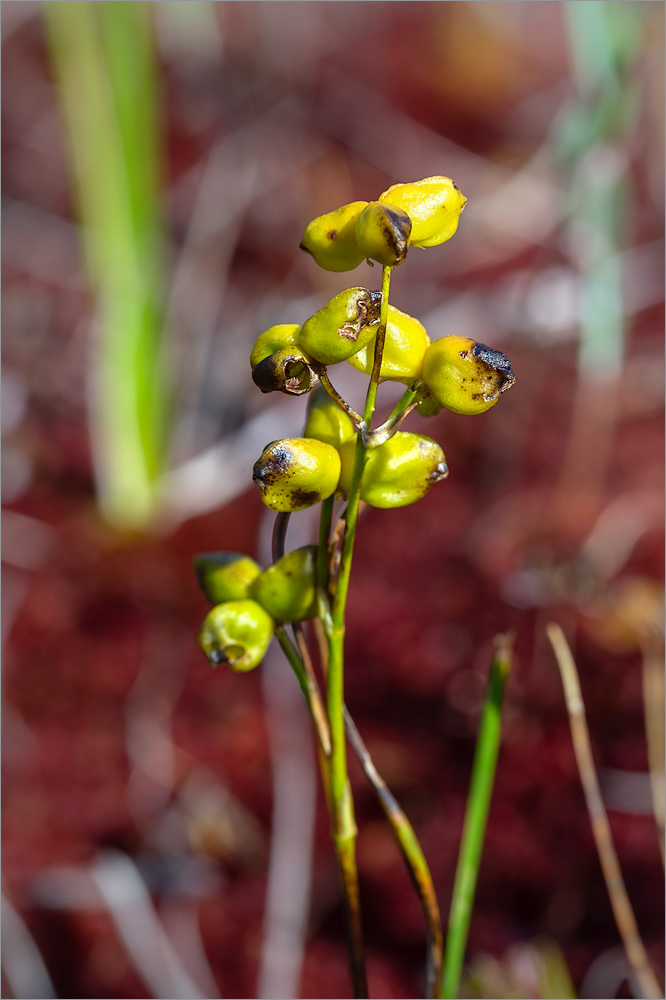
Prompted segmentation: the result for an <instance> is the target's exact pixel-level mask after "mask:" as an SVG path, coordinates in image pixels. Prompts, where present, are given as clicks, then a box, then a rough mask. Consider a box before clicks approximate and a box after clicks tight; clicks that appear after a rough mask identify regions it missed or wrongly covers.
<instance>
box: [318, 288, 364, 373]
mask: <svg viewBox="0 0 666 1000" xmlns="http://www.w3.org/2000/svg"><path fill="white" fill-rule="evenodd" d="M381 304H382V294H381V292H371V291H370V290H369V289H368V288H346V289H345V290H344V291H342V292H338V294H337V295H336V296H334V297H333V298H332V299H331V301H330V302H329V303H328V304H327V305H325V306H324V307H323V309H320V310H319V311H318V312H316V313H315V314H314V316H311V317H310V319H308V320H306V322H305V323H304V324H303V326H302V327H301V332H300V335H299V340H300V345H301V347H302V348H303V350H304V351H306V352H307V354H309V355H310V357H311V358H315V360H316V361H320V362H321V363H322V364H323V365H335V364H338V362H339V361H346V360H347V358H350V357H351V356H352V354H356V352H357V351H360V350H361V348H362V347H365V345H366V344H367V343H368V341H369V340H372V337H373V335H374V334H375V333H376V332H377V326H378V325H379V313H380V309H381Z"/></svg>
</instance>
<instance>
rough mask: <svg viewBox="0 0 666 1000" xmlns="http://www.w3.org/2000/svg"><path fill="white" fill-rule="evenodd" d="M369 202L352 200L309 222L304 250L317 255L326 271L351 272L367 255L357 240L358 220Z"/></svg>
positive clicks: (318, 260)
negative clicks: (359, 246) (361, 249)
mask: <svg viewBox="0 0 666 1000" xmlns="http://www.w3.org/2000/svg"><path fill="white" fill-rule="evenodd" d="M366 204H367V202H365V201H353V202H351V204H349V205H342V207H341V208H336V209H335V211H333V212H327V213H326V215H320V216H318V217H317V218H316V219H313V220H312V222H310V223H308V225H307V227H306V229H305V232H304V234H303V239H302V241H301V250H305V251H306V252H307V253H309V254H311V255H312V257H314V259H315V261H316V262H317V264H319V266H320V267H323V268H324V269H325V270H326V271H351V270H353V269H354V268H355V267H358V265H359V264H360V263H361V261H362V260H363V258H364V254H363V253H362V252H361V251H360V250H359V248H358V246H357V243H356V222H357V220H358V217H359V216H360V214H361V212H362V211H363V209H364V208H365V206H366Z"/></svg>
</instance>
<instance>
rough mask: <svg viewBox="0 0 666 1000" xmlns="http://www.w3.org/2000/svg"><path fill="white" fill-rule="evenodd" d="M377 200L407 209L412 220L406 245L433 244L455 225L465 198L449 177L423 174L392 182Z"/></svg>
mask: <svg viewBox="0 0 666 1000" xmlns="http://www.w3.org/2000/svg"><path fill="white" fill-rule="evenodd" d="M379 200H380V201H382V202H387V203H389V204H391V205H397V207H398V208H400V209H402V211H403V212H406V213H407V215H408V216H409V217H410V219H411V220H412V234H411V237H410V240H409V245H410V246H413V247H436V246H439V244H440V243H445V242H446V240H450V239H451V237H452V236H453V234H454V233H455V231H456V229H457V228H458V220H459V219H460V213H461V212H462V210H463V208H464V207H465V205H466V204H467V198H466V197H465V196H464V194H463V193H462V191H461V190H460V188H458V187H457V185H456V184H454V183H453V181H452V180H451V178H450V177H424V178H423V180H421V181H414V182H413V183H411V184H393V185H392V186H391V187H390V188H389V189H388V190H387V191H384V192H383V193H382V194H380V196H379Z"/></svg>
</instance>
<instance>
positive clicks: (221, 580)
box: [194, 552, 261, 604]
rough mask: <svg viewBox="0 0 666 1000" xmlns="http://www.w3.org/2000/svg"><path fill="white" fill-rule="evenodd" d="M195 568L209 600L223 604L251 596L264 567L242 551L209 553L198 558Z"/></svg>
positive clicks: (195, 561)
mask: <svg viewBox="0 0 666 1000" xmlns="http://www.w3.org/2000/svg"><path fill="white" fill-rule="evenodd" d="M194 571H195V573H196V576H197V581H198V583H199V586H200V587H201V589H202V590H203V592H204V594H205V595H206V597H207V598H208V600H209V601H210V603H211V604H222V602H223V601H239V600H242V599H243V598H244V597H249V596H250V588H251V586H252V584H253V583H254V581H255V580H256V579H257V577H258V576H259V574H260V573H261V567H260V566H258V565H257V563H256V562H255V561H254V559H250V557H249V556H244V555H241V554H240V553H239V552H207V553H205V554H204V555H200V556H196V557H195V559H194Z"/></svg>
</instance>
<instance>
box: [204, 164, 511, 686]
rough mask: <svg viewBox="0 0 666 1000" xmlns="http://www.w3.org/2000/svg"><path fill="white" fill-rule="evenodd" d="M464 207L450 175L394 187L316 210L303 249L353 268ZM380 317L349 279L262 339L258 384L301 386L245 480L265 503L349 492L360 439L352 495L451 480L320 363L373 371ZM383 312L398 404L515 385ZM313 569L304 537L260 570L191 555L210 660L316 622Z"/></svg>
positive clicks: (256, 353)
mask: <svg viewBox="0 0 666 1000" xmlns="http://www.w3.org/2000/svg"><path fill="white" fill-rule="evenodd" d="M465 203H466V198H465V196H464V195H463V194H462V193H461V191H460V190H459V188H458V187H457V185H456V184H455V183H454V182H453V181H452V180H451V179H450V178H448V177H427V178H424V179H423V180H420V181H416V182H414V183H408V184H402V183H401V184H394V185H392V186H391V187H389V188H388V189H387V190H386V191H384V192H383V193H382V194H380V195H379V197H378V198H377V199H376V200H375V201H370V202H365V201H356V202H351V203H349V204H347V205H343V206H341V207H340V208H338V209H335V210H334V211H332V212H328V213H327V214H325V215H322V216H319V217H318V218H316V219H313V220H312V222H310V223H309V225H308V226H307V228H306V230H305V233H304V235H303V240H302V242H301V247H302V248H303V249H304V250H306V251H307V252H308V253H309V254H310V255H311V256H312V257H313V259H314V260H315V261H316V262H317V264H319V265H320V266H321V267H323V268H325V269H326V270H329V271H339V272H343V271H348V270H352V269H353V268H355V267H357V266H358V265H359V264H360V263H361V262H362V261H363V260H367V261H369V262H370V263H372V262H376V263H378V264H380V265H381V266H382V267H384V268H393V267H397V266H399V265H400V264H401V263H402V262H403V261H404V260H405V258H406V255H407V252H408V249H409V247H410V246H415V247H422V248H425V247H433V246H437V245H439V244H441V243H444V242H445V241H446V240H449V239H450V238H451V237H452V236H453V235H454V233H455V232H456V229H457V226H458V222H459V219H460V214H461V212H462V210H463V208H464V207H465ZM381 313H382V294H381V293H380V292H378V291H373V290H371V289H368V288H364V287H362V286H359V285H357V286H354V287H352V288H347V289H344V290H343V291H341V292H338V294H337V295H335V296H333V298H332V299H331V300H330V301H329V302H328V303H327V304H326V305H324V306H323V307H322V308H321V309H319V310H318V311H317V312H315V313H314V314H313V315H312V316H310V317H309V318H308V319H307V320H306V321H305V322H304V323H302V324H297V323H283V324H278V325H275V326H271V327H269V328H268V329H267V330H265V331H264V332H263V333H262V334H261V335H260V336H259V337H258V338H257V340H256V342H255V344H254V346H253V348H252V351H251V354H250V366H251V368H252V378H253V380H254V382H255V384H256V385H257V386H258V387H259V388H260V389H261V390H262V392H274V391H278V392H283V393H287V394H288V395H303V394H305V393H310V401H309V406H308V413H307V419H306V424H305V429H304V435H303V437H299V438H284V439H282V440H277V441H272V442H271V443H270V444H268V445H267V446H266V447H265V448H264V450H263V452H262V454H261V456H260V457H259V459H258V460H257V461H256V463H255V465H254V469H253V478H254V482H255V483H256V485H257V486H258V488H259V490H260V493H261V499H262V501H263V503H264V505H265V506H267V507H268V508H269V509H271V510H273V511H276V512H279V513H290V512H292V511H299V510H303V509H305V508H307V507H310V506H312V505H313V504H316V503H319V502H320V501H322V500H325V499H327V498H329V497H331V496H333V495H334V494H336V495H337V496H339V497H345V496H346V495H348V493H349V490H350V488H351V483H352V478H353V472H354V466H355V457H356V449H357V447H359V445H358V444H357V439H358V441H360V442H365V450H364V467H363V474H362V477H361V483H360V496H361V499H362V500H363V501H365V502H366V503H367V504H369V505H371V506H374V507H380V508H393V507H402V506H405V505H406V504H412V503H415V502H416V501H417V500H419V499H421V498H422V497H423V496H425V495H426V493H427V492H428V490H429V489H430V487H431V486H432V485H433V483H436V482H439V481H440V480H442V479H444V478H446V476H447V475H448V467H447V463H446V457H445V455H444V452H443V450H442V448H441V447H440V445H439V444H438V443H437V442H436V441H434V440H433V439H432V438H429V437H426V436H424V435H422V434H414V433H411V432H405V431H401V430H398V429H397V427H399V424H400V419H399V418H400V416H401V413H400V412H398V413H397V417H396V418H395V419H393V417H392V418H391V420H390V421H387V423H386V424H385V425H384V427H382V428H381V431H380V432H379V433H374V432H373V433H374V436H373V433H370V432H369V429H368V428H367V427H365V426H364V424H362V423H361V420H360V418H359V417H358V416H357V415H355V414H354V411H353V410H352V409H351V408H350V407H349V406H347V404H345V403H344V401H342V400H341V399H340V397H339V396H338V395H337V393H336V391H335V390H334V389H333V387H332V385H331V383H330V381H329V378H328V375H327V373H326V368H327V366H329V365H336V364H339V363H341V362H343V361H348V362H349V364H350V365H352V367H354V368H356V369H357V370H358V371H360V372H363V373H365V374H366V375H370V374H371V373H372V369H373V366H374V356H375V348H376V340H377V334H378V331H379V327H380V318H381ZM385 315H386V331H385V338H384V349H383V354H382V361H381V366H380V370H379V379H380V380H382V381H383V380H394V381H401V382H404V383H405V384H407V386H408V387H409V388H410V389H411V390H413V392H412V393H411V394H409V395H408V396H406V397H405V399H406V401H405V403H404V404H403V405H404V407H405V408H406V407H407V406H408V405H409V400H410V399H411V400H412V403H413V405H416V406H417V412H418V413H420V414H421V415H422V416H425V417H427V416H433V415H435V414H436V413H438V412H439V411H440V410H441V409H442V408H443V407H444V408H447V409H449V410H453V411H454V412H456V413H466V414H473V413H482V412H483V411H484V410H487V409H489V408H490V407H491V406H493V405H494V404H495V403H496V402H497V400H498V399H499V397H500V395H501V393H502V392H504V391H505V390H506V389H508V388H509V387H510V386H511V385H513V383H514V381H515V379H514V375H513V371H512V369H511V364H510V363H509V360H508V358H507V357H506V356H505V355H504V354H502V353H501V352H499V351H496V350H494V349H493V348H490V347H487V346H486V345H485V344H482V343H477V342H476V341H473V340H470V339H469V338H464V337H458V336H446V337H442V338H440V339H438V340H435V341H433V342H432V343H431V341H430V338H429V336H428V333H427V331H426V329H425V327H424V326H423V324H422V323H421V322H420V321H419V320H418V319H416V318H415V317H413V316H410V315H409V314H408V313H404V312H401V311H400V310H399V309H396V308H395V307H394V306H392V305H390V304H387V311H386V313H385ZM404 412H405V410H404V409H403V411H402V415H404ZM349 414H351V415H352V417H353V418H354V419H353V420H352V419H351V417H350V415H349ZM394 416H395V415H394ZM316 567H317V548H316V547H315V546H313V545H305V546H302V547H301V548H298V549H295V550H294V551H292V552H288V553H286V554H285V555H284V556H282V558H280V559H279V560H277V562H276V563H275V564H274V565H272V566H269V567H268V568H267V569H264V570H262V569H261V567H260V566H258V565H257V563H256V562H254V560H252V559H249V558H248V557H247V556H243V555H241V554H239V553H234V552H218V553H210V554H207V555H202V556H199V557H197V559H196V560H195V569H196V574H197V578H198V581H199V584H200V586H201V588H202V590H203V591H204V593H205V595H206V597H207V598H208V600H209V602H210V603H211V604H212V605H213V607H212V608H211V610H210V611H209V613H208V615H207V616H206V619H205V621H204V623H203V626H202V628H201V633H200V636H199V640H200V644H201V648H202V649H203V651H204V653H205V655H206V656H207V658H208V660H209V662H210V663H211V664H212V665H214V666H215V665H217V664H219V663H227V664H228V665H229V666H230V667H231V668H232V669H233V670H239V671H245V670H251V669H252V668H253V667H255V666H257V664H258V663H259V662H261V660H262V659H263V657H264V655H265V653H266V650H267V648H268V644H269V642H270V639H271V636H272V634H273V631H274V629H275V628H277V627H279V626H280V625H281V624H282V623H285V622H296V621H306V620H308V619H311V618H314V617H316V615H317V609H318V600H317V582H316Z"/></svg>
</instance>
